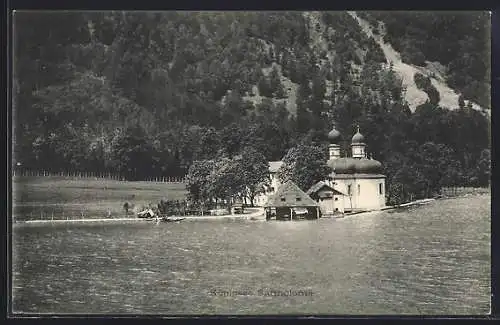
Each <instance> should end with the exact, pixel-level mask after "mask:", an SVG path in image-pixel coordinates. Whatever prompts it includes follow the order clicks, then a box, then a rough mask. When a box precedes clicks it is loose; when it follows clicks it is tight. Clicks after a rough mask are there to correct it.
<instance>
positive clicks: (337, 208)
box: [306, 181, 346, 215]
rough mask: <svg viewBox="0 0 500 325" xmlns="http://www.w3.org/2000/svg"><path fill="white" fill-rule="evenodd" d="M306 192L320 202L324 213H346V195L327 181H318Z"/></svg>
mask: <svg viewBox="0 0 500 325" xmlns="http://www.w3.org/2000/svg"><path fill="white" fill-rule="evenodd" d="M306 194H307V195H309V196H310V197H311V198H312V199H313V200H315V201H316V202H318V203H319V206H320V209H321V214H322V215H325V214H336V213H344V204H345V203H344V199H345V196H346V195H345V194H344V193H342V192H340V191H338V190H336V189H334V188H333V187H332V186H330V185H328V184H327V183H325V182H323V181H319V182H317V183H316V184H314V185H313V186H311V188H310V189H309V190H307V192H306Z"/></svg>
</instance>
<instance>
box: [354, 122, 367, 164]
mask: <svg viewBox="0 0 500 325" xmlns="http://www.w3.org/2000/svg"><path fill="white" fill-rule="evenodd" d="M364 141H365V137H364V136H363V135H362V134H361V133H360V132H359V125H358V131H357V132H356V134H354V136H353V137H352V140H351V151H352V157H353V158H358V159H361V158H366V151H365V147H366V144H365V142H364Z"/></svg>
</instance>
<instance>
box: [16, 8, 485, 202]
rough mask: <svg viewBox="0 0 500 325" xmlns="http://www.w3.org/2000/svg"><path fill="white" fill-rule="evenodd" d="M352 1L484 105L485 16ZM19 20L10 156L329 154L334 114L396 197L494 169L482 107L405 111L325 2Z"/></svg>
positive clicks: (375, 60)
mask: <svg viewBox="0 0 500 325" xmlns="http://www.w3.org/2000/svg"><path fill="white" fill-rule="evenodd" d="M359 14H360V16H361V15H362V16H363V17H364V18H365V19H370V20H371V21H372V24H373V21H375V22H378V21H381V22H384V24H385V25H386V29H387V34H386V37H387V38H388V40H389V42H391V43H392V44H393V46H394V47H395V48H396V49H398V50H400V51H401V52H402V56H403V57H404V58H406V60H409V61H410V62H416V63H418V62H420V61H421V60H431V61H439V62H441V63H442V64H444V65H447V67H448V70H449V71H448V73H447V75H448V77H449V79H448V83H449V85H450V86H453V87H454V88H455V89H456V90H457V91H460V92H462V94H463V98H465V99H470V100H475V101H476V102H478V103H480V104H482V105H483V106H484V107H486V108H489V69H490V66H489V53H488V52H487V51H488V49H487V47H488V46H489V40H488V39H485V36H484V35H486V34H485V29H486V28H487V24H488V21H489V20H488V19H489V18H488V17H487V15H486V16H485V15H484V14H477V15H475V14H472V13H456V14H453V13H439V12H436V13H409V12H408V13H392V12H391V13H390V14H389V13H381V12H370V13H367V12H365V13H359ZM14 18H15V19H14V23H15V28H14V32H15V37H14V57H15V62H14V71H13V77H14V83H13V118H14V123H13V127H14V134H13V140H14V145H13V150H14V159H15V161H14V163H15V165H16V166H17V165H18V164H17V163H20V164H21V165H20V166H21V168H27V169H43V170H50V171H67V170H77V171H94V172H106V171H113V172H119V173H120V174H122V175H124V177H126V178H128V179H144V178H145V177H150V176H184V175H186V173H187V171H188V169H189V167H190V166H191V165H192V164H193V162H195V161H200V160H207V159H214V158H215V157H226V158H228V159H233V157H237V156H239V155H241V154H242V153H244V152H247V151H248V150H255V151H257V152H260V153H262V154H263V155H264V157H265V159H267V160H280V159H282V158H283V157H284V155H285V154H286V153H287V152H288V150H290V149H291V148H294V147H297V146H299V145H313V146H317V147H319V148H323V150H325V152H326V145H327V139H326V134H327V133H328V131H329V130H330V129H331V127H332V125H333V123H334V122H335V124H336V125H337V128H338V129H339V130H340V131H341V133H342V134H343V135H344V140H345V143H344V145H343V148H344V150H346V149H348V147H349V142H350V137H351V136H352V134H354V132H355V125H357V124H359V125H360V126H361V130H362V133H363V134H364V135H365V138H366V141H367V145H368V151H369V153H370V154H372V155H373V157H374V158H376V159H378V160H380V161H381V162H383V164H384V168H385V173H386V174H387V176H388V189H389V192H390V195H391V198H393V199H396V197H398V198H397V199H398V200H399V199H401V198H399V197H400V196H403V197H404V198H403V199H406V198H407V197H409V196H413V197H418V196H426V195H429V194H430V193H434V192H436V191H438V190H439V188H440V187H441V186H454V185H473V186H480V185H487V184H488V182H489V170H490V150H489V148H490V131H489V125H490V124H489V123H490V121H489V118H488V116H487V115H484V114H483V113H482V112H480V111H476V110H473V109H471V108H470V106H469V105H466V104H465V101H464V100H463V99H462V101H461V102H460V107H457V108H456V109H454V110H448V109H443V108H441V107H439V106H438V104H437V103H438V102H439V101H436V100H435V99H432V98H433V97H432V96H431V95H429V98H430V100H429V101H428V102H427V103H425V104H423V105H421V106H420V107H418V108H417V109H416V111H415V112H414V113H412V112H411V111H410V109H409V108H408V105H407V103H406V102H405V99H404V92H405V89H404V87H403V86H402V82H401V80H400V79H399V78H398V76H397V75H396V73H395V72H394V71H393V70H392V69H391V67H390V66H388V67H386V65H385V58H384V53H383V52H382V50H381V49H380V47H379V46H378V45H377V44H376V43H375V42H374V41H373V39H371V38H369V37H367V36H366V35H365V34H364V33H363V32H362V30H361V28H360V26H359V25H358V23H357V22H356V20H354V19H353V18H352V17H351V16H350V15H349V14H348V13H346V12H322V13H320V14H319V16H318V19H319V22H316V23H314V24H313V23H311V19H310V17H309V16H307V15H305V14H304V13H301V12H297V11H294V12H226V13H221V12H196V13H194V12H161V13H155V12H81V13H77V12H58V13H28V12H17V13H16V14H15V17H14ZM436 30H438V31H440V32H439V33H437V32H436ZM428 35H431V38H430V39H429V40H428V39H427V37H428ZM318 38H321V40H322V43H321V44H322V45H324V46H319V45H318V41H317V40H318ZM417 50H418V51H417ZM417 54H418V58H416V59H415V58H413V57H412V55H417ZM417 79H418V80H419V84H421V85H422V87H424V88H423V89H427V88H425V87H427V86H428V82H426V80H425V78H421V77H419V76H416V80H417ZM426 85H427V86H426ZM292 88H295V89H296V93H293V95H292V91H291V90H292ZM427 91H429V92H432V88H430V90H427ZM292 104H293V105H292ZM291 107H293V109H291ZM391 191H392V192H391ZM391 193H392V194H391Z"/></svg>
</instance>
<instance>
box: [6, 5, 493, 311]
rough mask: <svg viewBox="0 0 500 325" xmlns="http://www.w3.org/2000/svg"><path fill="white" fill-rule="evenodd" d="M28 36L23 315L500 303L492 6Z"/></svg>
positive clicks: (17, 136) (47, 27)
mask: <svg viewBox="0 0 500 325" xmlns="http://www.w3.org/2000/svg"><path fill="white" fill-rule="evenodd" d="M11 36H12V49H11V53H12V62H11V63H12V75H11V79H10V80H11V89H10V90H11V93H12V97H11V99H12V103H11V104H12V105H11V106H12V109H11V111H10V112H11V123H12V124H11V139H12V152H11V159H10V161H9V164H10V170H11V174H10V178H11V184H12V195H11V197H12V200H11V202H10V207H11V212H10V214H9V218H10V221H11V224H12V227H11V231H10V233H9V236H10V238H11V242H10V243H11V245H10V251H11V257H10V260H9V266H8V268H10V270H11V273H10V278H9V289H10V297H9V301H10V303H9V306H10V310H9V315H10V316H11V317H12V316H14V317H16V316H17V317H23V316H30V315H41V316H54V315H55V316H57V315H59V316H61V315H63V316H64V315H103V316H106V315H124V316H127V315H158V316H196V315H214V316H217V315H222V316H223V315H254V316H266V315H277V316H279V315H297V316H301V315H302V316H304V315H305V316H308V315H331V316H335V315H343V316H345V315H350V316H377V315H395V316H398V315H401V316H404V315H413V316H424V315H425V316H427V315H428V316H437V317H439V316H450V315H451V316H486V315H490V314H491V299H492V289H491V106H492V105H491V12H489V11H208V10H207V11H83V10H80V11H55V10H53V11H49V10H45V11H42V10H37V11H28V10H18V11H14V12H13V13H12V35H11Z"/></svg>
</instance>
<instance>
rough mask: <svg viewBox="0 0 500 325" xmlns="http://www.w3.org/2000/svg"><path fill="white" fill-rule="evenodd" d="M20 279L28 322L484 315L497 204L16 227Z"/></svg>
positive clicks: (476, 201) (16, 293)
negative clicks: (68, 316) (106, 317)
mask: <svg viewBox="0 0 500 325" xmlns="http://www.w3.org/2000/svg"><path fill="white" fill-rule="evenodd" d="M12 274H13V281H12V288H13V310H14V312H24V313H33V312H34V313H148V314H149V313H150V314H286V313H288V314H289V313H293V314H486V313H489V311H490V197H489V196H477V197H468V198H461V199H454V200H442V201H436V202H433V203H431V204H428V205H425V206H420V207H413V208H410V209H407V210H401V211H386V212H376V213H371V214H367V215H359V216H351V217H347V218H344V219H320V220H318V221H297V222H275V221H270V222H249V221H246V222H243V221H239V222H237V221H220V222H219V221H217V222H214V221H197V222H181V223H175V224H171V223H162V224H158V225H155V224H150V223H137V224H122V225H117V224H113V225H110V224H87V225H82V224H79V225H75V224H72V225H71V224H63V225H43V226H41V225H37V226H32V225H30V226H15V227H14V233H13V273H12ZM289 290H293V293H292V295H291V296H290V295H289V294H290V291H289ZM300 290H302V293H300V292H299V291H300ZM243 291H244V292H243ZM271 291H275V292H278V293H272V292H271ZM279 292H284V293H283V294H288V296H284V295H279V296H276V295H277V294H279ZM304 292H305V294H307V295H305V296H299V294H304ZM265 293H266V294H267V295H265ZM272 294H274V296H272Z"/></svg>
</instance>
